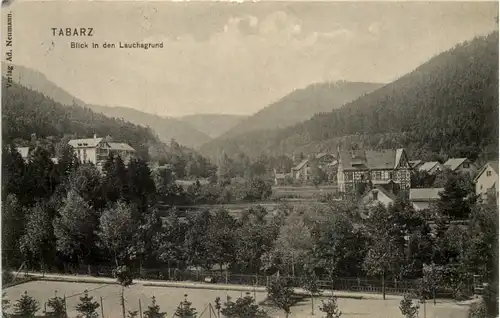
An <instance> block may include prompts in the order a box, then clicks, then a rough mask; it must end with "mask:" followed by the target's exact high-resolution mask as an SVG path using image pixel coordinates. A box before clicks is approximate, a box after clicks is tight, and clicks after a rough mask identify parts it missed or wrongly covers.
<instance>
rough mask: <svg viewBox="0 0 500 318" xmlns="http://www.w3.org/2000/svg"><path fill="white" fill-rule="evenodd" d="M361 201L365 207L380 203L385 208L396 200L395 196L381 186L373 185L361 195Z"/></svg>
mask: <svg viewBox="0 0 500 318" xmlns="http://www.w3.org/2000/svg"><path fill="white" fill-rule="evenodd" d="M361 202H362V204H363V205H364V206H366V207H371V206H374V205H377V204H382V205H383V206H385V207H386V208H387V207H388V206H389V205H391V204H394V202H396V196H395V195H394V194H393V193H391V192H389V191H387V190H386V189H385V188H383V187H381V186H375V187H374V188H372V189H370V190H369V191H368V192H367V193H366V194H365V195H364V196H363V198H362V199H361Z"/></svg>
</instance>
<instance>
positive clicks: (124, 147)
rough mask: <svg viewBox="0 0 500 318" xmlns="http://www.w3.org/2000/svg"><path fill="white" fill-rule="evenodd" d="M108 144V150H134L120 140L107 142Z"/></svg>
mask: <svg viewBox="0 0 500 318" xmlns="http://www.w3.org/2000/svg"><path fill="white" fill-rule="evenodd" d="M108 145H109V147H110V150H123V151H135V149H134V148H132V147H130V146H129V145H128V144H125V143H121V142H108Z"/></svg>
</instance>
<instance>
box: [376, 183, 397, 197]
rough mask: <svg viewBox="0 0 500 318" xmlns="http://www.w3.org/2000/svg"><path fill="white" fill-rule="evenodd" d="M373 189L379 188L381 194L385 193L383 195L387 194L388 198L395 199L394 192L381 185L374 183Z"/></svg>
mask: <svg viewBox="0 0 500 318" xmlns="http://www.w3.org/2000/svg"><path fill="white" fill-rule="evenodd" d="M375 189H377V190H379V191H380V192H382V193H383V194H385V196H387V197H388V198H389V199H391V200H393V201H396V196H395V195H394V193H392V192H390V191H388V190H387V189H385V188H384V187H381V186H378V185H376V186H375Z"/></svg>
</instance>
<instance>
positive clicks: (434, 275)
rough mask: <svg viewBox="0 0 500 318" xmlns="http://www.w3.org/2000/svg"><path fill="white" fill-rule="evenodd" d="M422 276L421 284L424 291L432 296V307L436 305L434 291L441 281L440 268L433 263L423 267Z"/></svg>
mask: <svg viewBox="0 0 500 318" xmlns="http://www.w3.org/2000/svg"><path fill="white" fill-rule="evenodd" d="M423 274H424V276H423V278H422V283H423V284H424V286H425V288H424V290H425V291H427V292H429V293H430V294H431V295H430V296H432V299H433V301H434V305H436V291H437V289H438V287H439V286H440V285H441V283H442V280H443V277H442V276H443V274H442V268H441V267H440V266H436V264H434V263H432V264H430V265H424V268H423Z"/></svg>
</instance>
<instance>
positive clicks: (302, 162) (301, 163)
mask: <svg viewBox="0 0 500 318" xmlns="http://www.w3.org/2000/svg"><path fill="white" fill-rule="evenodd" d="M308 162H309V159H304V160H302V161H301V162H300V163H299V164H298V165H296V166H295V167H293V168H292V170H300V169H302V168H303V167H304V166H305V164H306V163H308Z"/></svg>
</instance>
